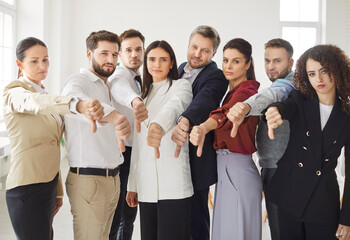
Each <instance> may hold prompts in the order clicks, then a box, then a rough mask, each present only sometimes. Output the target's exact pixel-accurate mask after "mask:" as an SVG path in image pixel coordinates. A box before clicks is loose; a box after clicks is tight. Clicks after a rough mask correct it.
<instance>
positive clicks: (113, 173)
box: [70, 166, 120, 177]
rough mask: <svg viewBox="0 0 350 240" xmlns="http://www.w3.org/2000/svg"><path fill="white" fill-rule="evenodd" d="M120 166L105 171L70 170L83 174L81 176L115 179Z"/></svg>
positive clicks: (91, 169) (98, 169)
mask: <svg viewBox="0 0 350 240" xmlns="http://www.w3.org/2000/svg"><path fill="white" fill-rule="evenodd" d="M119 170H120V166H118V167H116V168H114V169H108V168H107V169H104V168H73V167H71V168H70V171H71V172H72V173H76V174H78V175H79V174H81V175H97V176H105V177H108V176H112V177H115V176H117V175H118V173H119Z"/></svg>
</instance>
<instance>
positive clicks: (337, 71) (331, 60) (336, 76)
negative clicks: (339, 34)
mask: <svg viewBox="0 0 350 240" xmlns="http://www.w3.org/2000/svg"><path fill="white" fill-rule="evenodd" d="M309 59H312V60H314V61H317V62H319V63H320V64H321V66H322V67H323V68H324V69H326V70H327V71H328V75H329V77H330V78H331V79H332V80H333V81H334V83H335V87H336V91H337V94H338V96H339V97H340V99H341V101H342V109H343V111H344V112H346V113H347V114H349V115H350V100H349V97H348V96H350V68H349V66H350V59H349V58H348V57H347V56H346V54H345V53H344V51H343V50H341V49H340V48H339V47H337V46H335V45H330V44H329V45H317V46H314V47H312V48H310V49H308V50H307V51H306V52H304V53H303V55H301V57H300V58H299V60H298V61H297V66H296V69H295V74H294V84H295V88H296V89H299V90H300V92H302V93H303V94H304V95H305V96H307V97H308V98H313V97H314V96H315V95H316V91H315V89H314V88H313V87H312V85H311V83H310V81H309V77H308V75H307V71H306V62H307V60H309Z"/></svg>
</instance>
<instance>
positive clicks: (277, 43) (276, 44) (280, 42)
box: [265, 38, 293, 58]
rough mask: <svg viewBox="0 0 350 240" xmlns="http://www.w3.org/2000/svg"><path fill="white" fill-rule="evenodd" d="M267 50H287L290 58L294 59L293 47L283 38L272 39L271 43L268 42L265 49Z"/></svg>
mask: <svg viewBox="0 0 350 240" xmlns="http://www.w3.org/2000/svg"><path fill="white" fill-rule="evenodd" d="M266 48H284V49H286V51H287V53H288V57H289V58H292V57H293V47H292V45H291V44H290V43H289V42H288V41H286V40H284V39H282V38H274V39H271V40H270V41H268V42H267V43H265V49H266Z"/></svg>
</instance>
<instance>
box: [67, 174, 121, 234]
mask: <svg viewBox="0 0 350 240" xmlns="http://www.w3.org/2000/svg"><path fill="white" fill-rule="evenodd" d="M66 189H67V195H68V198H69V202H70V205H71V213H72V215H73V229H74V239H75V240H90V239H91V240H108V235H109V231H110V228H111V225H112V220H113V216H114V212H115V209H116V207H117V204H118V199H119V193H120V180H119V175H117V176H115V177H104V176H93V175H77V174H75V173H72V172H69V173H68V176H67V180H66Z"/></svg>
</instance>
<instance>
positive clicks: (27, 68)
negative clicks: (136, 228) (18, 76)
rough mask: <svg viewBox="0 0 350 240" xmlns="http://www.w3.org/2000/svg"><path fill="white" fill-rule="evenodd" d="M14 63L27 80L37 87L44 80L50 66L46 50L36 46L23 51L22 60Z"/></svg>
mask: <svg viewBox="0 0 350 240" xmlns="http://www.w3.org/2000/svg"><path fill="white" fill-rule="evenodd" d="M16 62H17V66H18V67H19V69H21V70H22V71H23V72H24V73H25V75H26V76H27V78H28V79H29V80H31V81H33V82H35V83H36V84H38V85H40V83H41V81H42V80H44V79H45V78H46V76H47V71H48V69H49V65H50V63H49V56H48V52H47V48H46V47H43V46H41V45H38V44H37V45H34V46H32V47H30V48H28V49H27V50H25V51H24V58H23V60H22V61H20V60H18V59H17V60H16Z"/></svg>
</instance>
